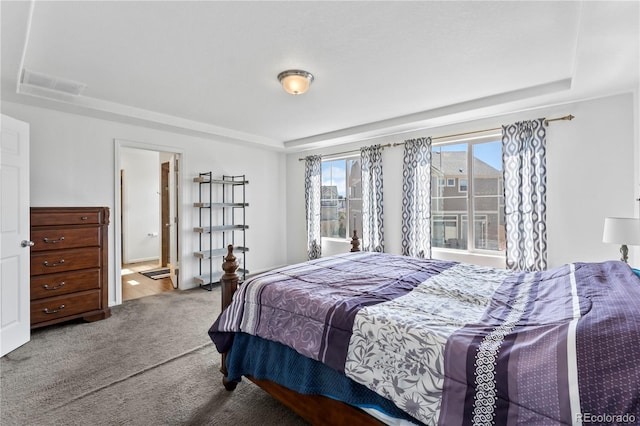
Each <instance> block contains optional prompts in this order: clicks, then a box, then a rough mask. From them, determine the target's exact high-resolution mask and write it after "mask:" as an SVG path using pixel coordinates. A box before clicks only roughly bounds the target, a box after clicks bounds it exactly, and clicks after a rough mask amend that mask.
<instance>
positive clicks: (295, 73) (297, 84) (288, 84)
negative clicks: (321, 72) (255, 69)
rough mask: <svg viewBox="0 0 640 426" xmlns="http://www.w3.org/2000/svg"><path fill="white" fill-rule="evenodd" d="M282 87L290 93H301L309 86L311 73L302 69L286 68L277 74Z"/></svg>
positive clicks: (311, 79)
mask: <svg viewBox="0 0 640 426" xmlns="http://www.w3.org/2000/svg"><path fill="white" fill-rule="evenodd" d="M278 80H279V81H280V83H281V84H282V88H283V89H284V90H285V91H286V92H287V93H291V94H292V95H301V94H303V93H304V92H306V91H307V90H309V86H311V82H312V81H313V74H311V73H310V72H307V71H302V70H287V71H282V72H281V73H280V74H278Z"/></svg>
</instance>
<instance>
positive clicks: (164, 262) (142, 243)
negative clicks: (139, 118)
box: [114, 141, 181, 303]
mask: <svg viewBox="0 0 640 426" xmlns="http://www.w3.org/2000/svg"><path fill="white" fill-rule="evenodd" d="M180 159H181V152H178V151H171V150H166V149H164V148H159V147H155V146H148V145H144V144H138V143H133V142H129V141H116V163H117V164H116V167H117V176H118V182H117V185H116V188H117V194H116V203H115V204H116V209H115V210H116V211H115V212H114V222H116V244H115V247H116V263H117V265H116V273H117V275H116V276H117V277H119V278H120V285H117V283H116V303H122V302H123V301H126V300H131V299H135V298H139V297H144V296H150V295H154V294H159V293H163V292H166V291H173V290H174V289H177V288H179V287H180V274H179V271H180V267H179V265H180V262H179V252H180V250H179V248H178V229H179V215H178V211H179V208H178V206H179V205H180V204H179V202H178V199H179V197H180V195H181V194H180V193H179V190H178V182H180V178H179V172H180V168H179V163H180Z"/></svg>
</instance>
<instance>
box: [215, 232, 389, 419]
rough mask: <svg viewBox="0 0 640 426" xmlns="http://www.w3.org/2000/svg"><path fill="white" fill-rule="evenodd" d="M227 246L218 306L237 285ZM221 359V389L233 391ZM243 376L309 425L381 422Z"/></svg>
mask: <svg viewBox="0 0 640 426" xmlns="http://www.w3.org/2000/svg"><path fill="white" fill-rule="evenodd" d="M227 249H228V252H227V256H226V257H225V258H224V263H223V264H222V270H223V271H224V275H222V278H221V279H220V288H221V291H222V310H224V309H225V308H226V307H227V306H229V305H230V304H231V299H232V298H233V294H234V293H235V291H236V289H237V288H238V274H237V273H236V270H237V269H238V262H237V261H236V257H235V256H234V255H233V246H232V245H229V246H228V247H227ZM351 251H352V252H356V251H360V240H359V238H358V235H357V234H356V231H353V238H352V239H351ZM225 361H226V353H223V354H222V366H221V367H220V372H221V373H222V374H223V378H222V383H223V385H224V387H225V389H227V390H228V391H233V390H234V389H235V388H236V385H237V382H234V381H231V380H229V379H228V377H227V367H226V362H225ZM247 378H248V379H249V380H251V381H252V382H253V383H255V384H256V385H258V386H259V387H260V388H262V389H263V390H264V391H266V392H267V393H268V394H270V395H271V396H273V397H274V398H275V399H277V400H278V401H280V402H281V403H282V404H284V405H285V406H287V407H288V408H289V409H291V410H292V411H294V412H295V413H297V414H298V415H299V416H301V417H302V418H304V419H305V420H307V421H308V422H310V423H311V424H313V425H353V426H360V425H384V423H382V422H381V421H380V420H378V419H376V418H375V417H372V416H370V415H369V414H367V413H366V412H364V411H362V410H360V409H359V408H356V407H353V406H351V405H348V404H345V403H344V402H341V401H337V400H335V399H331V398H328V397H325V396H322V395H305V394H301V393H298V392H296V391H293V390H291V389H288V388H286V387H284V386H281V385H279V384H277V383H274V382H272V381H270V380H260V379H256V378H253V377H250V376H247Z"/></svg>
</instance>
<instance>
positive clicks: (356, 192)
mask: <svg viewBox="0 0 640 426" xmlns="http://www.w3.org/2000/svg"><path fill="white" fill-rule="evenodd" d="M354 229H355V230H356V231H357V232H358V235H359V236H360V237H362V178H361V174H360V157H359V156H357V157H349V158H343V159H338V160H323V161H322V197H321V202H320V235H321V236H322V237H329V238H349V239H350V238H351V235H352V233H353V230H354Z"/></svg>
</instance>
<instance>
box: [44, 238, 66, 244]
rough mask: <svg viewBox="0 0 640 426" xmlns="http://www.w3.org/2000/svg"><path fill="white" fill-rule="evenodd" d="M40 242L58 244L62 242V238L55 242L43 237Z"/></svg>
mask: <svg viewBox="0 0 640 426" xmlns="http://www.w3.org/2000/svg"><path fill="white" fill-rule="evenodd" d="M42 240H43V241H44V242H45V243H47V244H58V243H61V242H63V241H64V237H60V238H58V239H56V240H50V239H48V238H47V237H44V238H43V239H42Z"/></svg>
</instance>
